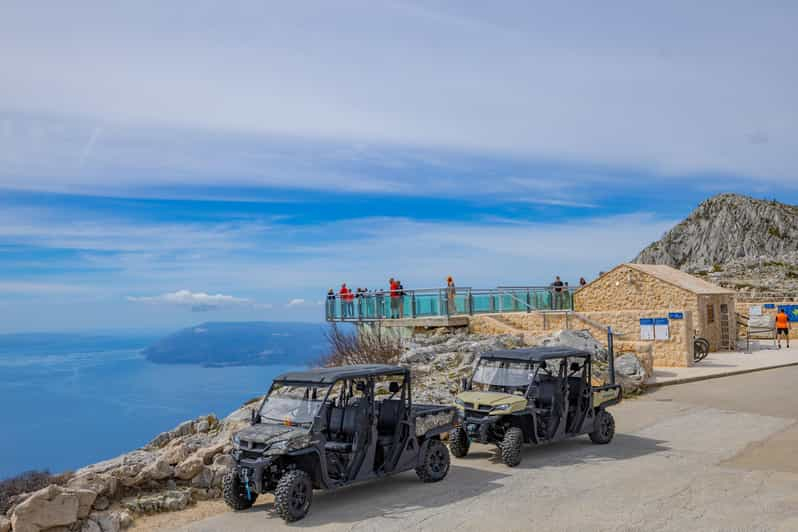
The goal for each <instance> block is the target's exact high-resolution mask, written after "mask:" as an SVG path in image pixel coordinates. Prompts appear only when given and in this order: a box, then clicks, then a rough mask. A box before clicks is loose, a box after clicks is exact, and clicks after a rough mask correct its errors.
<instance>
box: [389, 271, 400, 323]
mask: <svg viewBox="0 0 798 532" xmlns="http://www.w3.org/2000/svg"><path fill="white" fill-rule="evenodd" d="M388 285H389V286H390V296H391V318H401V317H402V316H401V314H400V313H399V292H400V290H399V281H396V280H395V279H394V278H393V277H391V278H390V279H388Z"/></svg>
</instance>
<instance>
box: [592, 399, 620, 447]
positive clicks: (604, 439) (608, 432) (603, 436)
mask: <svg viewBox="0 0 798 532" xmlns="http://www.w3.org/2000/svg"><path fill="white" fill-rule="evenodd" d="M613 436H615V418H614V417H612V414H610V413H609V412H608V411H606V410H604V409H603V408H602V409H601V410H599V411H598V412H597V413H596V421H595V425H594V426H593V432H591V433H590V441H592V442H593V443H597V444H599V445H605V444H607V443H610V442H611V441H612V438H613Z"/></svg>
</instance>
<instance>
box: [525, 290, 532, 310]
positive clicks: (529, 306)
mask: <svg viewBox="0 0 798 532" xmlns="http://www.w3.org/2000/svg"><path fill="white" fill-rule="evenodd" d="M531 292H532V291H531V290H527V291H526V311H527V313H529V312H532V297H531V295H532V294H531Z"/></svg>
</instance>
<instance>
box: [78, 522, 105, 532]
mask: <svg viewBox="0 0 798 532" xmlns="http://www.w3.org/2000/svg"><path fill="white" fill-rule="evenodd" d="M80 532H102V528H100V525H98V524H97V522H96V521H92V520H91V519H89V520H87V521H86V522H85V523H83V527H82V528H81V529H80Z"/></svg>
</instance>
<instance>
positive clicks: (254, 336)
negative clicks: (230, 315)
mask: <svg viewBox="0 0 798 532" xmlns="http://www.w3.org/2000/svg"><path fill="white" fill-rule="evenodd" d="M325 346H326V340H325V337H324V330H323V327H322V325H321V324H314V323H295V322H269V321H250V322H205V323H201V324H199V325H195V326H193V327H187V328H185V329H181V330H179V331H177V332H175V333H172V334H170V335H168V336H166V337H164V338H161V339H160V340H158V341H157V342H155V343H154V344H153V345H151V346H149V347H147V348H146V349H144V350H143V354H144V355H145V356H146V357H147V360H149V361H150V362H155V363H159V364H199V365H202V366H206V367H220V366H247V365H258V366H260V365H275V364H297V363H298V364H306V363H312V362H315V361H316V360H318V359H319V358H320V357H321V355H322V354H323V351H324V349H325Z"/></svg>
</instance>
